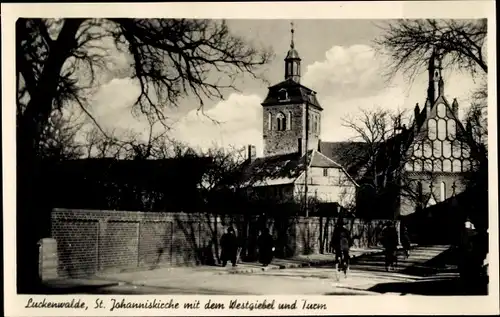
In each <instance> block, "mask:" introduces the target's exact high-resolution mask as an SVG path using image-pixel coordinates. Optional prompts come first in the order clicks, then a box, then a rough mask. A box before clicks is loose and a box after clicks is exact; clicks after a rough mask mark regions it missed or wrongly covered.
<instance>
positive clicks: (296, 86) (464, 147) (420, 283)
mask: <svg viewBox="0 0 500 317" xmlns="http://www.w3.org/2000/svg"><path fill="white" fill-rule="evenodd" d="M219 5H220V4H219ZM95 6H96V7H95V8H96V10H99V9H98V6H99V5H95ZM73 15H74V12H73V13H72V15H68V17H64V16H60V15H57V17H56V15H53V16H52V17H48V16H45V14H43V15H42V14H41V15H40V17H34V16H23V15H22V12H21V14H20V16H19V17H18V18H16V19H15V24H14V25H13V28H14V30H13V32H14V33H12V37H13V41H15V42H12V43H15V48H11V49H10V51H12V52H13V54H15V55H13V56H12V59H11V60H10V61H9V64H10V67H11V68H12V69H13V71H11V73H12V78H11V79H9V80H11V81H13V82H15V95H14V97H12V98H11V99H9V100H8V102H9V103H8V104H6V103H5V99H4V101H3V102H4V104H3V106H2V108H3V110H5V108H7V107H9V108H12V110H11V111H12V113H13V114H14V113H15V118H14V115H12V116H11V118H12V119H14V120H15V130H14V129H12V131H9V133H11V135H12V136H11V137H10V139H11V140H12V142H14V144H13V145H12V150H11V154H10V157H11V159H12V160H14V162H13V164H15V165H12V166H13V167H14V166H15V170H14V171H13V172H12V174H13V175H14V177H15V183H9V186H11V187H13V188H12V189H11V190H12V191H13V193H15V197H13V198H12V200H13V201H14V207H13V208H10V209H9V210H7V209H5V208H4V219H5V218H6V217H13V218H14V219H15V228H14V227H11V228H10V230H13V231H12V235H9V236H10V238H9V239H6V243H10V244H11V245H12V248H13V249H15V256H14V253H12V256H11V257H10V260H9V261H12V262H13V264H12V265H11V266H10V267H11V268H12V270H11V271H9V272H7V271H6V272H7V274H9V275H11V276H12V279H13V281H14V284H15V285H14V286H13V287H15V291H14V293H17V294H19V295H30V296H31V295H43V297H33V296H32V297H29V300H28V301H27V302H23V303H24V304H23V305H24V307H25V308H30V307H31V308H47V307H49V308H50V307H69V306H58V305H62V304H57V303H55V302H54V303H51V298H61V297H57V296H64V297H63V298H66V300H68V299H69V301H71V299H72V298H73V303H71V304H68V305H74V306H71V307H73V308H83V307H85V310H86V309H91V310H92V309H94V308H97V310H96V311H95V312H96V313H98V312H101V313H104V312H105V311H102V310H101V311H99V308H104V305H106V306H107V307H106V309H107V310H108V311H109V309H110V308H111V309H112V310H113V309H115V312H116V311H118V310H119V309H121V308H141V307H142V306H140V305H139V306H137V305H136V304H134V303H132V302H129V301H128V300H127V298H129V297H128V296H130V298H132V296H133V295H150V296H149V297H147V298H148V301H150V302H152V301H153V297H152V296H155V295H157V297H154V298H155V299H154V301H155V304H148V305H160V304H158V303H160V302H162V304H161V305H167V306H168V305H174V304H173V302H171V303H169V302H168V301H169V300H170V297H168V296H170V295H192V296H198V295H210V296H212V297H213V296H215V297H213V298H215V299H216V298H217V297H216V295H232V296H236V297H235V298H234V301H232V302H231V304H230V305H233V306H234V307H232V308H241V309H245V307H246V308H248V307H249V305H257V306H258V305H261V306H262V305H264V306H265V305H273V308H279V309H285V310H286V309H297V313H300V311H301V310H305V311H308V310H309V313H316V314H317V313H318V312H319V313H321V311H322V310H324V309H326V304H321V303H319V302H313V301H310V300H308V299H304V300H300V299H299V300H295V301H294V300H291V301H288V302H286V303H278V301H277V300H275V299H274V298H273V297H272V296H274V295H280V296H281V295H290V296H325V295H326V296H330V297H329V298H331V300H335V299H334V298H335V296H351V295H366V296H370V295H371V296H380V295H397V296H415V295H418V296H426V297H434V296H447V297H448V298H453V297H454V296H483V297H486V296H488V295H491V294H492V285H493V287H498V284H497V283H498V282H497V281H495V282H494V283H492V280H491V274H492V273H491V269H490V264H491V261H493V260H494V259H492V257H491V253H492V250H491V248H495V250H494V252H495V253H494V254H496V255H498V253H497V252H498V250H497V248H498V247H497V244H495V245H492V244H490V241H493V240H492V236H491V235H492V230H494V231H495V233H494V234H495V235H494V237H496V239H498V235H497V234H498V233H497V224H496V223H495V224H492V223H491V217H490V213H491V212H492V209H491V208H492V206H491V199H490V198H491V197H496V187H495V193H494V195H495V196H491V190H489V189H490V184H491V182H490V181H491V179H490V178H491V175H492V174H495V175H496V174H497V170H496V165H497V164H496V161H495V162H493V163H492V165H489V164H490V163H491V162H489V161H490V160H491V159H494V160H496V139H494V141H492V140H490V142H488V138H489V133H488V130H489V129H493V135H494V136H495V138H496V120H495V119H493V120H494V121H492V118H491V116H492V114H494V116H495V117H496V109H494V112H491V107H490V108H488V103H490V102H491V100H496V99H492V94H493V95H495V98H496V87H493V86H491V84H489V83H491V76H490V77H488V70H489V71H490V75H491V72H492V71H495V69H494V68H496V63H495V62H494V60H493V63H492V62H491V61H492V58H491V56H490V58H489V57H488V55H489V54H488V53H489V52H491V51H489V50H488V49H489V47H490V45H491V42H490V38H491V37H495V36H496V35H495V34H491V33H490V32H491V30H493V29H494V27H493V29H492V28H491V23H494V21H492V20H491V19H489V18H487V16H486V13H485V16H484V17H474V18H435V17H434V16H435V15H432V16H433V18H425V17H422V18H403V17H400V18H384V19H381V18H375V17H374V18H373V19H367V18H364V17H363V18H351V17H349V18H346V19H344V18H339V17H336V18H329V19H325V18H321V19H319V18H318V19H315V18H308V17H307V15H305V16H304V17H295V16H294V17H290V18H258V15H257V16H255V17H254V18H251V19H250V18H247V19H239V18H224V19H218V18H217V19H215V18H198V17H196V18H192V17H189V16H186V17H169V16H168V15H167V14H165V17H159V16H151V17H133V12H131V17H100V16H98V17H97V16H96V17H75V16H73ZM42 16H43V17H42ZM429 16H431V15H429ZM14 34H15V35H14ZM2 37H4V36H2ZM2 46H3V45H2ZM2 55H4V54H2ZM2 59H3V60H4V57H3V58H2ZM3 63H4V65H5V60H4V61H3ZM492 64H494V65H492ZM492 67H493V68H492ZM488 68H490V69H488ZM492 69H493V70H492ZM11 73H9V74H11ZM14 74H15V78H14V77H13V76H14ZM495 74H496V73H495ZM489 78H490V81H488V79H489ZM12 87H14V85H12ZM4 88H5V86H4ZM14 98H15V112H14V104H13V102H14ZM489 116H490V117H489ZM9 118H10V117H9ZM3 120H4V121H5V120H7V119H5V117H4V119H3ZM491 122H494V124H495V125H494V126H493V127H492V126H491ZM11 125H12V126H13V123H12V124H11ZM4 134H5V130H4ZM491 136H492V134H490V138H491ZM4 141H5V139H4ZM493 143H495V144H493ZM492 146H493V151H494V152H495V154H494V156H493V157H492V156H491V155H489V153H490V154H491V153H492V150H491V149H490V151H489V148H490V147H492ZM3 148H4V151H3V153H5V154H4V158H5V157H6V155H9V153H6V145H5V143H4V146H3ZM13 153H15V156H14V155H13ZM4 163H5V162H4ZM489 166H490V169H491V168H495V170H493V171H492V170H489ZM4 170H5V166H4ZM495 177H496V176H495ZM14 184H15V186H13V185H14ZM5 186H6V182H5V179H4V187H5ZM495 199H496V198H495ZM495 206H497V205H496V202H495ZM4 207H5V205H4ZM495 219H496V218H495ZM492 225H494V226H493V227H492ZM5 228H6V227H4V233H6V229H5ZM7 229H9V228H7ZM14 232H15V233H14ZM4 237H5V235H4ZM4 259H5V260H4V261H7V257H4ZM495 261H497V260H495ZM494 265H495V266H494V268H496V269H497V270H498V264H496V263H495V264H494ZM6 270H7V268H6ZM493 274H496V275H495V278H497V274H498V272H496V273H493ZM14 276H15V278H14ZM497 292H498V290H495V291H494V293H493V294H496V293H497ZM69 295H71V296H72V297H71V296H70V297H68V296H69ZM86 295H97V296H101V297H102V298H107V297H103V296H108V295H112V296H118V295H120V296H121V297H116V298H115V297H111V298H112V299H111V300H108V301H107V303H104V302H102V301H101V303H100V304H99V300H92V301H91V302H89V303H83V302H82V303H81V307H77V306H78V305H80V303H76V302H75V301H77V300H78V301H80V300H81V298H84V297H78V296H86ZM165 295H167V297H165ZM240 295H266V296H267V297H258V299H256V300H252V301H250V302H248V301H247V300H243V299H239V297H237V296H240ZM269 296H271V297H269ZM212 297H211V298H212ZM79 298H80V299H79ZM92 298H94V297H92ZM294 298H297V297H294ZM357 298H359V296H358V297H357ZM122 299H123V301H122ZM328 300H330V299H328ZM211 301H212V302H216V301H214V300H211ZM58 302H59V303H60V300H59V301H58ZM94 302H95V303H94ZM205 303H206V301H205V302H203V303H201V305H200V301H197V300H196V298H195V297H193V301H192V303H191V304H190V305H191V306H192V307H186V306H184V307H183V308H193V309H194V308H200V309H203V308H205V309H206V308H214V307H206V306H205ZM75 305H76V306H75ZM99 305H101V306H102V307H99ZM134 305H136V306H134ZM196 305H198V307H196ZM214 305H215V304H214ZM238 305H240V306H238ZM245 305H246V306H245ZM278 305H281V306H280V307H278ZM287 305H288V306H287ZM94 306H96V307H94ZM204 306H205V307H204ZM274 306H276V307H274ZM294 306H296V307H294ZM323 306H324V307H323ZM142 308H144V307H142ZM225 308H228V307H227V305H226V307H225ZM328 309H330V308H328ZM242 311H243V310H242ZM253 312H255V313H257V312H258V311H253ZM429 312H430V313H431V311H429ZM34 314H37V313H36V312H34ZM234 314H238V312H237V311H235V312H234Z"/></svg>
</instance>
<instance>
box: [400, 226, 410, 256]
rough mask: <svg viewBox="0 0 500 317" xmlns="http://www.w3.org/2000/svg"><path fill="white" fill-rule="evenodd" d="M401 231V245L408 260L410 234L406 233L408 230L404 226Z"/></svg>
mask: <svg viewBox="0 0 500 317" xmlns="http://www.w3.org/2000/svg"><path fill="white" fill-rule="evenodd" d="M402 229H403V230H402V233H401V245H402V246H403V250H404V253H405V257H406V258H409V257H410V248H411V242H410V234H409V233H408V228H406V226H403V227H402Z"/></svg>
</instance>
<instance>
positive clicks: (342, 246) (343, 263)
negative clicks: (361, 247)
mask: <svg viewBox="0 0 500 317" xmlns="http://www.w3.org/2000/svg"><path fill="white" fill-rule="evenodd" d="M332 244H333V248H334V250H335V263H336V266H337V268H338V269H339V270H340V269H343V270H344V272H347V270H348V268H349V258H350V255H349V249H350V248H351V235H350V233H349V230H347V229H346V228H345V227H344V223H343V221H342V220H339V221H338V222H337V225H336V226H335V230H334V231H333V236H332Z"/></svg>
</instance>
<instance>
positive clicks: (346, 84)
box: [302, 45, 386, 99]
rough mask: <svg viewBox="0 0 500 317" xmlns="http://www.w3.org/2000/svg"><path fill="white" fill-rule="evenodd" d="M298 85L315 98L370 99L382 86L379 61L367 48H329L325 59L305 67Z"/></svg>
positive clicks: (360, 46) (364, 46)
mask: <svg viewBox="0 0 500 317" xmlns="http://www.w3.org/2000/svg"><path fill="white" fill-rule="evenodd" d="M302 82H303V83H304V85H306V86H308V87H311V88H312V89H314V90H316V91H317V92H318V94H319V95H326V96H331V95H335V96H337V97H338V98H342V99H349V98H354V97H356V98H359V97H363V96H371V95H373V94H374V93H377V92H378V91H380V90H381V89H383V88H384V87H385V86H386V82H385V80H384V78H383V76H382V75H381V62H380V61H379V59H378V58H377V56H376V55H375V51H374V50H373V49H372V48H371V47H370V46H367V45H353V46H349V47H343V46H333V47H332V48H331V49H329V50H328V51H327V52H326V53H325V60H323V61H317V62H314V63H313V64H311V65H308V66H307V67H306V72H305V73H304V76H303V81H302Z"/></svg>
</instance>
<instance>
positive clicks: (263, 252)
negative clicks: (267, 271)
mask: <svg viewBox="0 0 500 317" xmlns="http://www.w3.org/2000/svg"><path fill="white" fill-rule="evenodd" d="M220 246H221V261H222V266H223V267H225V266H226V265H227V262H231V264H232V265H233V267H235V266H237V265H238V260H239V257H240V253H241V250H242V247H243V242H242V241H241V239H239V238H238V237H237V236H236V233H235V231H234V229H233V228H232V227H229V228H228V229H227V232H226V233H224V234H223V235H222V237H221V240H220ZM257 248H258V251H259V262H260V263H261V264H262V265H263V266H268V265H269V264H270V263H271V261H272V259H273V256H274V250H275V247H274V238H273V236H272V235H271V234H270V232H269V229H268V228H264V229H262V230H261V231H260V234H259V237H258V238H257Z"/></svg>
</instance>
